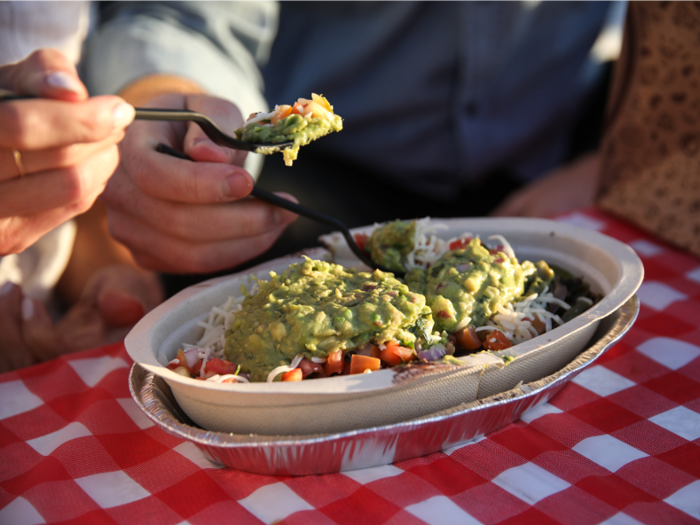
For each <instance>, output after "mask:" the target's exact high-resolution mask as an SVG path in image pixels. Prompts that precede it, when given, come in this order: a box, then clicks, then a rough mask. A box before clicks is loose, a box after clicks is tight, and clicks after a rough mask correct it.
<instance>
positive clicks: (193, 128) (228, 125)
mask: <svg viewBox="0 0 700 525" xmlns="http://www.w3.org/2000/svg"><path fill="white" fill-rule="evenodd" d="M186 104H187V109H190V110H192V111H196V112H198V113H202V114H203V115H208V116H209V117H210V118H211V119H212V120H213V121H214V122H215V123H216V124H217V125H218V126H219V128H221V129H222V130H223V131H224V133H227V134H229V135H231V136H233V134H234V131H235V130H236V129H237V128H239V127H241V126H242V125H243V116H242V115H241V112H240V110H239V109H238V108H237V107H236V106H235V105H233V104H232V103H231V102H229V101H227V100H223V99H220V98H216V97H211V96H207V95H189V96H188V97H187V99H186ZM183 147H184V152H185V153H186V154H187V155H188V156H189V157H190V158H192V159H193V160H195V161H199V162H223V163H227V164H235V165H237V166H243V162H244V161H245V158H246V154H247V152H246V151H240V150H234V149H230V148H225V147H222V146H217V145H216V144H215V143H214V142H213V141H212V140H210V139H209V137H208V136H207V135H206V133H204V131H202V128H200V127H199V126H198V125H197V124H196V123H194V122H191V123H190V124H189V125H188V128H187V133H186V135H185V139H184V141H183Z"/></svg>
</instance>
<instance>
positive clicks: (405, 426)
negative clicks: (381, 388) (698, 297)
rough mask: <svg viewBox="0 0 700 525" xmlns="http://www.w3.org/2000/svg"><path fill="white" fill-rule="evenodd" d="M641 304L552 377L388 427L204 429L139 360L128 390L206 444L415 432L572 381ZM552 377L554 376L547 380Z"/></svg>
mask: <svg viewBox="0 0 700 525" xmlns="http://www.w3.org/2000/svg"><path fill="white" fill-rule="evenodd" d="M639 308H640V306H639V299H638V298H637V296H636V294H635V295H633V296H632V297H631V298H630V299H629V300H628V301H627V302H626V303H625V304H624V305H623V306H621V307H620V308H619V309H618V310H616V311H615V312H613V314H611V316H612V315H615V314H617V316H618V317H617V319H616V320H615V321H614V322H613V324H612V326H611V327H610V328H609V329H608V331H607V332H606V333H604V334H603V335H602V336H600V337H599V338H598V340H597V341H595V342H594V343H593V344H592V345H590V346H588V347H587V348H586V349H584V350H583V351H582V352H581V353H580V354H579V357H580V356H582V355H584V354H588V356H587V358H586V359H585V360H584V361H583V362H581V363H578V364H576V365H575V366H572V363H574V362H575V361H576V360H574V361H572V363H569V365H567V366H566V367H564V368H562V369H561V370H559V371H558V372H555V373H554V374H552V375H550V376H548V377H545V378H542V379H540V380H538V381H534V382H532V383H528V384H527V385H522V386H520V385H519V387H516V388H515V389H513V390H510V391H508V392H501V393H498V394H495V395H492V396H489V397H487V398H484V399H481V400H477V401H473V402H470V403H466V404H465V405H466V406H465V407H464V408H462V409H456V408H457V407H453V408H452V409H447V410H442V411H440V412H438V413H437V414H429V415H426V416H422V417H420V418H416V419H412V420H408V421H401V422H398V423H393V424H389V425H382V426H374V427H367V428H361V429H355V430H348V431H343V432H337V433H330V434H322V435H299V436H264V435H256V434H233V433H226V432H216V431H210V430H205V429H201V428H199V427H196V426H193V425H189V424H187V423H183V422H182V421H179V420H178V419H177V418H176V417H175V416H174V415H173V414H172V410H171V409H170V408H169V407H167V404H168V403H171V404H173V403H175V402H174V399H172V400H168V401H164V400H163V399H162V396H164V395H165V396H167V394H166V393H164V392H162V391H160V392H159V390H160V387H159V386H158V385H156V383H155V380H156V376H155V375H154V374H153V373H152V372H148V371H147V370H146V369H144V368H142V367H141V366H140V365H139V364H138V363H134V364H133V366H132V367H131V371H130V373H129V391H130V393H131V396H132V398H133V399H134V401H135V402H136V404H137V406H138V407H139V408H140V409H141V411H142V412H144V413H145V415H146V416H147V417H148V418H149V419H151V420H152V421H153V422H154V423H156V424H157V426H158V427H160V428H161V429H163V430H164V431H166V432H168V433H169V434H171V435H174V436H176V437H179V438H182V439H185V440H187V441H191V442H194V443H196V444H199V445H204V446H207V447H214V448H223V449H230V448H247V447H251V446H255V447H286V446H301V445H314V444H318V443H323V442H327V441H335V440H342V439H352V438H355V437H359V436H363V435H366V434H375V433H391V434H400V433H402V432H404V431H408V430H413V429H415V428H417V427H420V426H424V425H431V424H434V423H440V422H444V421H449V420H451V419H455V418H459V417H462V416H464V415H465V414H468V413H471V412H479V411H482V410H488V409H492V408H494V407H498V406H502V405H506V404H510V403H514V402H522V401H524V400H527V399H528V398H535V397H537V396H540V395H542V393H543V392H544V391H546V390H551V389H554V388H556V387H559V386H563V385H564V384H565V383H566V382H568V381H570V380H571V379H572V378H573V377H575V376H576V375H578V374H579V373H580V372H581V371H583V370H584V369H585V368H587V367H588V366H590V365H591V363H593V362H594V361H595V360H597V358H598V357H600V356H601V355H602V354H603V353H605V352H606V351H607V350H608V349H609V348H610V347H612V346H613V345H614V344H615V343H617V342H618V341H619V340H620V338H622V336H623V335H624V334H625V333H627V331H628V330H629V329H630V328H631V326H632V324H633V323H634V321H635V320H636V318H637V315H638V313H639ZM577 359H578V358H577ZM567 369H568V370H567ZM555 376H556V377H555ZM550 378H552V379H551V380H549V379H550ZM548 380H549V381H548ZM161 381H162V380H161ZM542 382H544V384H543V385H540V386H537V387H535V388H532V387H530V386H529V385H533V384H535V383H542ZM165 387H166V388H167V385H165ZM523 387H524V388H523ZM509 393H510V394H509ZM159 394H160V395H159ZM175 405H176V404H175ZM458 406H461V405H458ZM173 408H174V407H173ZM178 408H179V407H178ZM450 410H454V412H452V413H449V414H444V412H447V411H450ZM183 415H184V414H183Z"/></svg>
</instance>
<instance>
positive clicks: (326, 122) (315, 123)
mask: <svg viewBox="0 0 700 525" xmlns="http://www.w3.org/2000/svg"><path fill="white" fill-rule="evenodd" d="M341 129H343V119H342V118H340V116H338V115H336V114H335V113H333V106H331V105H330V104H329V102H328V100H326V98H325V97H324V96H322V95H317V94H316V93H313V94H312V95H311V100H308V99H305V98H300V99H299V100H297V101H296V102H295V103H294V104H293V105H291V106H289V105H281V106H275V109H274V110H273V111H271V112H269V113H253V114H252V115H250V117H248V120H247V121H246V123H245V125H244V126H243V127H242V128H238V129H237V130H236V131H235V132H234V133H235V135H236V138H238V139H240V140H244V141H246V142H252V143H268V144H280V143H283V142H294V145H293V146H292V147H291V148H287V149H285V150H283V151H282V155H283V156H284V163H285V164H286V165H287V166H291V165H292V163H293V162H294V161H295V160H296V158H297V155H298V153H299V148H300V147H301V146H305V145H307V144H308V143H309V142H311V141H314V140H316V139H318V138H320V137H323V136H324V135H328V134H329V133H331V132H333V131H340V130H341Z"/></svg>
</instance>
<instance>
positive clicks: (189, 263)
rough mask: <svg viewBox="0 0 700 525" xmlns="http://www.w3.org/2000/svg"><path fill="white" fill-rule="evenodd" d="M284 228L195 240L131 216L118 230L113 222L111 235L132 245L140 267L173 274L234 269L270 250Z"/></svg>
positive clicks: (125, 219)
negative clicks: (169, 233)
mask: <svg viewBox="0 0 700 525" xmlns="http://www.w3.org/2000/svg"><path fill="white" fill-rule="evenodd" d="M283 231H284V228H283V227H281V228H278V229H275V230H271V231H268V232H265V233H263V234H261V235H257V236H254V237H244V238H238V239H230V240H224V241H219V242H193V241H185V240H181V239H177V238H174V237H171V236H168V235H166V234H163V233H162V232H160V231H158V230H156V229H154V228H152V227H151V226H150V225H148V224H145V223H143V222H141V221H138V220H135V219H134V218H133V217H129V216H123V217H121V218H120V221H119V227H118V228H117V229H113V228H112V227H111V225H110V234H111V235H112V236H113V237H114V238H115V239H117V240H118V241H120V242H122V243H124V244H126V245H127V246H129V249H130V250H131V252H132V254H133V256H134V258H135V259H136V261H137V262H138V263H139V265H140V266H142V267H144V268H147V269H150V270H156V271H161V272H170V273H207V272H215V271H219V270H223V269H226V268H232V267H234V266H237V265H239V264H241V263H243V262H244V261H247V260H249V259H252V258H253V257H256V256H258V255H260V254H262V253H263V252H265V251H266V250H268V249H269V248H270V247H271V246H272V244H273V243H274V242H275V240H277V238H278V237H279V236H280V235H281V233H282V232H283ZM133 232H138V234H136V235H135V234H133Z"/></svg>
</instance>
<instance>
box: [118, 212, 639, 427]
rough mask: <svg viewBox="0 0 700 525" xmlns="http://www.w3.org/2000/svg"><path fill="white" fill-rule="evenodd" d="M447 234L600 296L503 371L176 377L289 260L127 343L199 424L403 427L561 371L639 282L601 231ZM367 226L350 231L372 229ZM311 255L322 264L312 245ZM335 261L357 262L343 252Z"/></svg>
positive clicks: (513, 223) (149, 319)
mask: <svg viewBox="0 0 700 525" xmlns="http://www.w3.org/2000/svg"><path fill="white" fill-rule="evenodd" d="M436 222H442V223H444V224H446V225H448V227H449V229H447V230H444V231H441V232H440V236H441V237H444V238H450V237H453V236H455V235H459V234H461V233H462V232H464V231H469V232H472V233H473V234H476V235H479V236H480V237H481V238H482V239H487V238H488V237H489V236H490V235H495V234H500V235H503V236H505V238H506V239H507V240H508V241H509V242H510V244H511V245H512V247H513V249H514V251H515V254H516V256H517V257H518V260H520V261H523V260H526V259H529V260H532V261H537V260H540V259H544V260H545V261H547V262H548V263H552V264H555V265H557V266H560V267H562V268H565V269H566V270H568V271H570V272H571V273H573V274H574V275H578V276H583V277H584V278H585V280H586V281H587V282H588V283H590V285H591V287H592V288H593V290H594V291H595V292H598V293H602V294H604V298H603V299H602V300H601V301H600V302H598V303H597V304H595V305H594V306H592V307H591V308H590V309H589V310H587V311H586V312H584V313H583V314H581V315H579V316H578V317H576V318H574V319H573V320H571V321H569V322H568V323H566V324H565V325H563V326H560V327H558V328H555V329H554V330H552V331H550V332H547V333H546V334H543V335H541V336H539V337H536V338H534V339H532V340H530V341H527V342H525V343H521V344H519V345H516V346H515V347H513V348H512V349H511V350H513V354H514V355H516V358H515V359H514V360H513V361H512V362H511V363H510V364H508V365H507V366H503V364H502V361H501V360H500V359H498V358H496V357H493V356H490V355H489V354H479V355H476V356H473V357H471V359H470V360H469V363H468V364H467V365H465V366H462V367H454V366H449V365H441V364H436V365H433V366H426V367H400V368H399V369H397V370H398V371H397V370H394V369H387V370H381V371H379V372H375V373H372V374H361V375H353V376H343V377H332V378H325V379H315V380H309V381H300V382H286V383H279V382H277V383H248V384H246V383H237V384H217V383H211V382H205V381H199V380H195V379H190V378H186V377H183V376H180V375H178V374H176V373H174V372H172V371H170V370H168V369H167V368H165V366H164V365H165V364H167V362H168V361H169V360H171V359H173V358H174V356H175V354H176V352H177V349H178V348H180V346H181V344H182V343H183V342H189V343H193V342H194V341H196V340H197V339H198V337H199V333H200V332H201V329H200V328H198V327H197V321H199V320H201V319H202V318H204V317H206V315H207V314H208V313H209V310H210V309H211V307H212V306H215V305H216V306H218V305H219V304H221V303H223V302H224V301H225V300H226V299H227V298H228V297H229V296H240V294H241V291H240V288H241V284H246V285H248V286H250V285H251V284H252V281H251V276H252V275H255V276H257V277H258V278H260V279H265V280H266V279H268V278H269V272H270V271H271V270H274V271H276V272H278V273H281V272H282V271H283V270H284V269H285V268H286V267H287V266H288V265H289V264H291V263H293V262H298V261H301V260H302V259H301V256H300V255H299V256H289V257H284V258H281V259H277V260H275V261H271V262H269V263H265V264H263V265H261V266H258V267H256V268H253V269H251V270H248V271H246V272H245V273H243V274H234V275H231V276H227V277H222V278H217V279H212V280H209V281H206V282H203V283H200V284H198V285H195V286H192V287H190V288H187V289H185V290H183V291H182V292H180V293H178V294H177V295H175V296H173V297H172V298H170V299H168V300H167V301H165V302H164V303H163V304H161V305H160V306H158V307H157V308H156V309H154V310H153V311H151V312H149V313H148V314H147V315H146V316H145V317H144V318H143V319H142V320H141V321H140V322H139V323H138V324H137V325H136V326H135V327H134V329H133V330H132V331H131V332H130V333H129V335H128V336H127V337H126V340H125V345H126V349H127V351H128V352H129V355H130V356H131V357H132V359H133V360H134V361H135V362H137V363H139V364H140V365H141V366H143V367H144V368H146V369H147V370H148V371H150V372H153V373H154V374H156V375H159V376H161V377H163V379H164V380H165V381H166V382H167V383H168V385H169V386H170V388H171V389H172V391H173V394H174V396H175V398H176V400H177V402H178V403H179V405H180V406H181V407H182V409H183V410H184V411H185V412H186V413H187V415H188V416H189V417H190V418H191V419H192V420H193V421H195V422H196V423H197V424H199V425H200V426H201V427H202V428H205V429H208V430H215V431H219V432H233V433H236V434H248V433H250V434H264V435H309V434H314V433H333V432H344V431H348V430H353V429H359V428H367V427H372V426H380V425H387V424H392V423H396V422H399V421H406V420H410V419H413V418H417V417H421V416H424V415H426V414H430V413H433V412H437V411H438V410H443V409H446V408H449V407H452V406H455V405H458V404H460V403H463V402H468V401H473V400H474V399H479V398H482V397H486V396H489V395H493V394H495V393H498V392H502V391H505V390H509V389H511V388H513V387H514V386H515V385H517V384H518V383H519V382H520V381H523V382H526V383H527V382H530V381H535V380H537V379H540V378H542V377H544V376H547V375H549V374H551V373H553V372H554V371H556V370H559V369H561V368H562V367H563V366H565V365H566V364H567V363H568V362H570V361H571V360H573V359H574V358H575V356H576V355H578V354H579V353H580V352H581V351H582V349H583V348H584V347H585V345H586V343H587V342H588V340H589V339H590V337H591V336H592V335H593V333H594V331H595V329H596V327H597V326H598V323H599V321H600V320H601V319H602V318H604V317H606V316H608V315H610V314H611V313H612V312H614V311H615V310H617V309H618V308H619V307H620V306H621V305H622V304H624V303H625V302H626V301H627V300H628V299H629V298H630V297H631V296H632V295H633V294H634V293H635V291H636V290H637V288H638V287H639V285H640V284H641V282H642V278H643V273H644V269H643V266H642V263H641V261H640V260H639V258H638V257H637V255H636V254H635V253H634V251H632V249H631V248H629V247H628V246H627V245H625V244H623V243H621V242H619V241H616V240H614V239H612V238H610V237H607V236H605V235H602V234H600V233H598V232H595V231H591V230H586V229H582V228H578V227H574V226H571V225H567V224H563V223H558V222H554V221H548V220H541V219H439V220H436ZM372 228H373V227H366V228H360V229H357V230H356V231H357V232H360V231H363V232H366V231H370V230H371V229H372ZM305 253H306V254H307V255H309V256H310V257H312V258H324V257H325V258H328V257H329V255H330V254H329V252H327V251H326V250H324V249H320V248H316V249H312V250H307V251H306V252H305ZM335 257H336V261H337V262H341V263H344V264H346V265H348V266H353V265H355V266H357V261H356V259H354V258H353V257H352V256H351V253H350V252H349V251H347V252H346V251H345V250H343V249H339V250H336V253H335Z"/></svg>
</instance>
